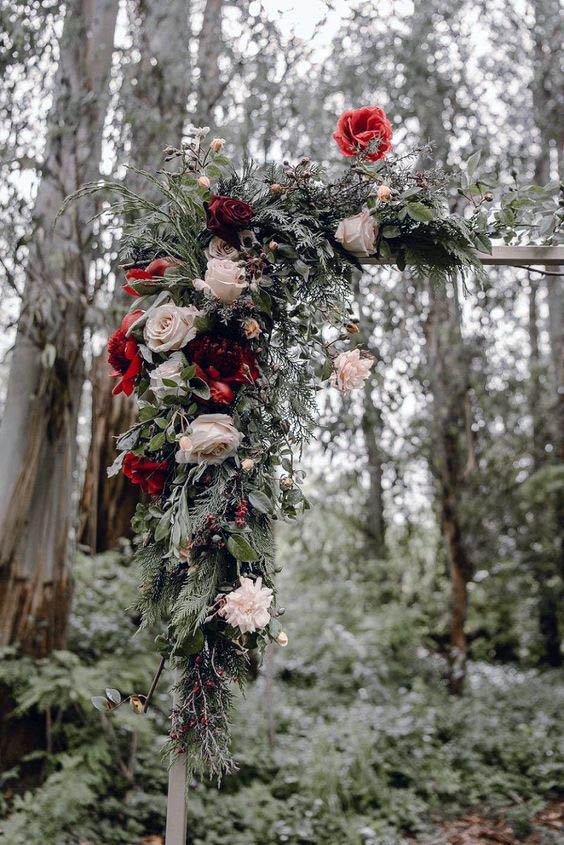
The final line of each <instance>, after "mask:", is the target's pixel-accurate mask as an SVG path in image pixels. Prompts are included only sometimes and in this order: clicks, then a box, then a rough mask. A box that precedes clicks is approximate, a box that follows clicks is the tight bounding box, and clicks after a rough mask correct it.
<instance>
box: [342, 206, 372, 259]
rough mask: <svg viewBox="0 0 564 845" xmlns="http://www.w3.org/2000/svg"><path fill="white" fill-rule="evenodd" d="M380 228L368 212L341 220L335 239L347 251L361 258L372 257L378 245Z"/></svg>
mask: <svg viewBox="0 0 564 845" xmlns="http://www.w3.org/2000/svg"><path fill="white" fill-rule="evenodd" d="M377 234H378V226H377V225H376V223H375V221H374V219H373V217H372V216H371V215H370V213H369V212H368V211H366V210H365V211H361V212H360V214H355V215H354V217H347V218H345V220H341V222H340V223H339V225H338V226H337V231H336V232H335V238H336V240H338V241H339V242H340V243H342V244H343V246H344V247H345V249H346V250H348V251H349V252H352V253H353V255H357V256H359V257H361V258H366V257H367V256H369V255H372V253H373V252H374V248H375V245H376V235H377Z"/></svg>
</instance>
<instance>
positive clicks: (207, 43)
mask: <svg viewBox="0 0 564 845" xmlns="http://www.w3.org/2000/svg"><path fill="white" fill-rule="evenodd" d="M224 4H225V0H207V2H206V6H205V9H204V17H203V20H202V28H201V30H200V35H199V37H198V70H199V76H198V85H197V89H196V96H197V107H196V113H195V122H196V123H197V125H198V126H213V124H214V109H215V106H216V105H217V103H218V102H219V100H220V98H221V94H222V93H223V83H222V81H221V77H220V73H219V57H220V56H221V51H222V44H223V41H222V35H221V21H222V12H223V6H224Z"/></svg>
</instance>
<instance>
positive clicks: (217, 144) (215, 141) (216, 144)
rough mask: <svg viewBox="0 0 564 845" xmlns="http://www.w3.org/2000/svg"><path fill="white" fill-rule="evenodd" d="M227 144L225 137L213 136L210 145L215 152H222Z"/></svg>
mask: <svg viewBox="0 0 564 845" xmlns="http://www.w3.org/2000/svg"><path fill="white" fill-rule="evenodd" d="M224 144H225V138H212V140H211V141H210V147H211V149H212V150H213V151H214V153H220V152H221V151H222V149H223V146H224Z"/></svg>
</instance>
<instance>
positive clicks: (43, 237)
mask: <svg viewBox="0 0 564 845" xmlns="http://www.w3.org/2000/svg"><path fill="white" fill-rule="evenodd" d="M117 5H118V4H117V0H73V2H71V3H70V4H69V6H68V10H67V14H66V17H65V23H64V28H63V34H62V39H61V54H60V61H59V68H58V71H57V75H56V78H55V83H54V95H53V106H52V109H51V112H50V114H49V119H48V143H47V150H46V157H45V165H44V168H43V176H42V179H41V183H40V185H39V189H38V194H37V200H36V203H35V208H34V214H33V223H34V231H33V237H32V240H31V246H30V250H29V264H28V271H27V272H28V276H27V282H26V287H25V292H24V296H23V302H22V310H21V315H20V319H19V323H18V333H17V338H16V344H15V348H14V352H13V356H12V361H11V367H10V377H9V383H8V391H7V400H6V411H5V414H4V418H3V420H2V426H1V428H0V583H1V584H2V591H1V594H0V643H2V644H11V643H17V644H19V646H20V647H21V648H22V650H23V651H25V652H27V653H29V654H33V655H35V656H42V655H45V654H48V653H49V652H50V651H51V650H52V649H53V648H60V647H61V646H64V644H65V637H66V623H67V616H68V608H69V601H70V593H71V589H70V579H69V572H68V560H69V554H70V551H71V549H72V535H73V527H74V507H73V492H74V484H75V474H76V430H77V421H78V408H79V402H80V396H81V390H82V383H83V378H84V372H83V359H82V336H83V327H84V319H85V311H86V306H87V293H88V238H89V234H90V229H89V227H88V226H86V220H87V219H88V218H89V216H90V214H91V212H92V206H91V205H89V204H88V203H84V204H82V205H81V206H80V207H79V206H75V207H73V208H72V209H71V210H70V212H68V213H67V214H66V215H64V217H63V218H61V219H60V220H59V222H58V223H57V225H56V227H55V228H53V227H54V224H55V220H56V216H57V213H58V211H59V209H60V207H61V204H62V202H63V200H64V198H65V196H66V195H67V194H68V193H70V192H71V191H74V190H75V189H76V188H78V187H79V185H81V184H83V183H84V182H86V181H89V180H91V179H93V178H95V177H96V175H97V173H98V162H99V159H100V147H101V137H102V128H103V121H104V116H105V111H106V105H107V80H108V75H109V71H110V66H111V58H112V52H113V39H114V28H115V21H116V15H117Z"/></svg>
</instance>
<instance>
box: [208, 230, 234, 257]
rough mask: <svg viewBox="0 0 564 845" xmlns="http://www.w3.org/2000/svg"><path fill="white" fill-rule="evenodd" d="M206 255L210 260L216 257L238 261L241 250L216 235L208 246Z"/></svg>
mask: <svg viewBox="0 0 564 845" xmlns="http://www.w3.org/2000/svg"><path fill="white" fill-rule="evenodd" d="M206 256H207V258H208V261H211V260H212V259H214V258H220V259H223V260H225V259H228V260H229V261H237V259H238V258H239V250H238V249H237V248H236V247H234V246H233V245H232V244H228V243H227V241H224V240H223V238H218V236H217V235H214V236H213V238H212V239H211V241H210V242H209V244H208V245H207V247H206Z"/></svg>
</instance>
